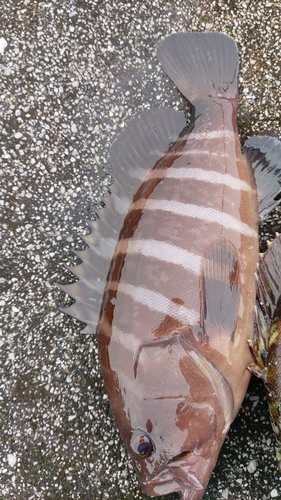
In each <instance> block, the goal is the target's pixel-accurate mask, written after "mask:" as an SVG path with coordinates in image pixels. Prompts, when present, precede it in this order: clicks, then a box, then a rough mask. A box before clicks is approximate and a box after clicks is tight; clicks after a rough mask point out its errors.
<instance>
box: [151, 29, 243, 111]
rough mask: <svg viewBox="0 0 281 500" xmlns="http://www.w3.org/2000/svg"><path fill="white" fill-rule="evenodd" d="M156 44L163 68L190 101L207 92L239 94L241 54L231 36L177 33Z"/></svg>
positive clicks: (227, 96)
mask: <svg viewBox="0 0 281 500" xmlns="http://www.w3.org/2000/svg"><path fill="white" fill-rule="evenodd" d="M156 47H157V57H158V59H159V61H160V63H161V66H162V67H163V69H164V71H165V72H166V73H167V75H168V76H169V77H170V78H171V80H173V82H174V83H175V85H176V86H177V88H178V89H179V90H180V92H181V93H182V94H183V95H184V96H185V97H186V98H187V99H188V100H189V101H190V102H191V103H195V101H197V100H198V99H199V100H200V99H202V98H203V99H204V98H206V97H207V96H208V97H212V98H213V99H215V100H217V99H236V98H237V94H238V86H237V85H238V84H237V81H238V70H239V58H238V51H237V47H236V44H235V42H234V40H233V39H232V38H230V37H229V36H227V35H224V34H223V33H197V32H187V33H177V34H172V35H170V36H167V37H166V38H164V39H162V40H160V42H158V44H157V46H156ZM197 111H198V110H197Z"/></svg>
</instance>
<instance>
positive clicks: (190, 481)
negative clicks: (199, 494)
mask: <svg viewBox="0 0 281 500" xmlns="http://www.w3.org/2000/svg"><path fill="white" fill-rule="evenodd" d="M177 468H178V466H177V465H173V466H170V467H167V469H166V470H165V471H162V472H160V474H158V476H156V477H155V478H154V479H153V480H151V481H147V482H145V483H143V487H144V488H145V489H146V490H147V492H148V494H149V492H151V491H153V492H154V493H157V494H159V495H161V494H162V495H165V494H167V493H173V492H176V491H184V490H189V491H190V492H196V491H202V490H204V486H203V485H202V484H201V482H200V481H199V480H198V479H197V477H196V476H195V475H194V474H193V473H192V472H190V473H187V474H186V478H187V479H184V478H182V477H181V476H180V475H177V471H176V469H177ZM161 477H162V478H163V479H161Z"/></svg>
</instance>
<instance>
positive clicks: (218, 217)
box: [132, 198, 257, 237]
mask: <svg viewBox="0 0 281 500" xmlns="http://www.w3.org/2000/svg"><path fill="white" fill-rule="evenodd" d="M145 208H147V209H148V210H163V211H165V212H172V213H174V214H177V215H185V216H186V217H193V218H196V219H200V220H205V221H208V222H213V223H216V224H220V225H221V226H223V227H225V228H226V229H232V230H234V231H238V232H239V233H241V234H245V235H246V236H253V237H256V236H257V232H256V231H255V230H254V229H252V228H251V227H250V226H248V225H247V224H244V222H241V221H240V220H238V219H235V218H234V217H232V215H229V214H227V213H225V212H221V211H219V210H215V209H214V208H206V207H202V206H200V205H192V204H190V203H181V202H180V201H173V200H154V199H151V198H149V199H148V200H147V201H146V204H145ZM132 209H134V205H132Z"/></svg>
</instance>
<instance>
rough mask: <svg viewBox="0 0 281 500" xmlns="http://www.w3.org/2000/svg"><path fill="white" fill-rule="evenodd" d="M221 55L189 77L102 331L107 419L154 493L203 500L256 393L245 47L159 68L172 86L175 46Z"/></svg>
mask: <svg viewBox="0 0 281 500" xmlns="http://www.w3.org/2000/svg"><path fill="white" fill-rule="evenodd" d="M175 44H176V47H175ZM225 44H226V45H227V52H228V57H229V59H230V61H226V60H225V59H223V60H222V65H223V66H224V64H226V65H227V68H226V69H225V73H226V74H223V73H222V72H223V70H224V67H223V68H222V69H221V73H222V74H221V75H220V76H219V79H217V80H215V79H214V80H213V81H212V82H210V75H209V70H208V71H207V75H206V72H205V74H202V71H201V73H200V74H199V75H198V78H200V80H198V81H197V80H196V76H195V80H194V81H193V77H192V76H190V77H189V80H191V82H192V87H190V86H189V85H187V86H188V89H187V90H186V92H185V95H186V96H187V97H188V98H189V100H190V101H191V102H192V104H193V106H194V108H195V112H194V113H195V114H194V119H193V121H192V125H191V127H190V128H189V129H188V130H186V131H185V130H184V131H183V133H181V134H180V136H179V138H178V139H177V141H175V142H174V143H173V144H172V146H171V147H170V148H169V149H168V150H167V151H166V153H165V154H164V155H163V156H162V158H160V159H159V161H158V162H157V163H156V164H155V165H154V167H153V168H152V169H151V170H150V171H149V172H148V173H147V175H146V177H145V179H144V180H143V182H142V184H141V186H140V187H139V189H138V190H137V191H136V193H135V194H134V197H133V200H132V203H131V204H130V207H129V210H128V213H127V215H126V217H125V219H124V224H123V226H122V228H121V231H120V235H119V239H118V242H117V245H116V248H115V251H114V256H113V259H112V261H111V264H110V269H109V273H108V278H107V283H106V287H105V293H104V297H103V303H102V307H101V313H100V317H99V323H98V327H97V332H98V342H99V349H100V356H101V365H102V370H103V376H104V380H105V385H106V390H107V392H108V395H109V400H110V403H111V408H112V411H113V413H114V415H115V418H116V420H117V422H118V426H119V429H120V432H121V435H122V437H123V439H124V441H125V443H126V446H127V449H128V450H129V452H130V453H131V454H132V457H133V462H134V465H135V468H136V471H137V474H138V476H139V479H140V481H141V483H142V487H143V488H144V490H145V492H146V493H147V494H149V495H160V494H165V493H169V492H172V491H182V492H183V498H188V499H189V498H190V499H191V498H192V499H199V498H201V497H202V495H203V492H204V490H205V488H206V485H207V482H208V479H209V476H210V474H211V471H212V469H213V467H214V465H215V463H216V460H217V456H218V453H219V450H220V447H221V445H222V443H223V440H224V438H225V435H226V432H227V430H228V428H229V426H230V423H231V421H232V420H233V418H234V416H235V415H236V413H237V411H238V409H239V408H240V405H241V402H242V400H243V398H244V395H245V392H246V388H247V386H248V382H249V373H248V372H247V370H246V367H247V365H248V363H249V360H250V353H249V350H248V346H247V339H248V336H249V332H251V331H252V328H253V316H252V310H253V305H254V302H255V283H254V271H255V266H256V262H257V258H258V234H257V199H256V191H255V186H254V181H253V176H252V175H251V172H250V169H249V167H248V166H247V165H246V163H245V160H244V159H243V156H242V154H241V151H240V144H239V139H238V133H237V125H236V115H237V94H238V90H237V79H238V54H237V49H236V46H235V43H234V42H233V40H232V39H230V38H229V37H226V36H223V35H218V34H215V35H211V34H205V35H198V34H193V33H189V34H187V35H183V36H182V37H181V35H178V36H174V37H173V36H172V37H169V38H168V39H166V40H164V41H163V42H162V43H160V45H159V46H158V57H159V58H160V61H161V63H162V65H163V66H164V69H165V70H166V71H167V72H168V74H169V75H170V76H171V73H172V70H171V66H172V68H173V64H174V61H175V56H174V52H176V53H177V47H180V46H181V50H187V48H188V45H191V49H189V51H190V50H191V51H192V53H193V52H194V53H196V49H198V52H199V57H201V58H204V56H205V54H204V51H205V53H207V58H209V63H210V64H212V62H213V60H214V58H215V56H216V57H217V50H220V49H221V50H222V51H223V50H224V45H225ZM190 59H191V57H190ZM183 64H184V61H183ZM196 64H198V61H196ZM199 64H200V60H199ZM202 69H203V64H202ZM191 74H192V71H191ZM172 76H173V73H172ZM204 78H205V79H206V81H205V80H204ZM214 78H217V77H216V76H215V75H214ZM174 79H175V83H176V84H177V86H178V87H179V89H180V90H182V88H181V82H179V79H180V78H179V77H178V76H177V75H176V78H174ZM184 84H185V85H186V82H184ZM183 91H184V90H183ZM189 92H190V93H191V94H192V95H191V97H190V96H189V94H188V93H189ZM125 134H126V132H125ZM125 134H124V136H123V141H124V142H126V138H125ZM114 153H115V151H114V146H113V149H112V151H111V158H113V163H114ZM245 283H247V286H245ZM142 450H144V452H143V451H142Z"/></svg>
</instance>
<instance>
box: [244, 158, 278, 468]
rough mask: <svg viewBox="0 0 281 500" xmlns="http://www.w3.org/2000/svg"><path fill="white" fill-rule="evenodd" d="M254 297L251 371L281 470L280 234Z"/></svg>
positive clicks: (262, 267)
mask: <svg viewBox="0 0 281 500" xmlns="http://www.w3.org/2000/svg"><path fill="white" fill-rule="evenodd" d="M280 161H281V155H280ZM256 281H257V292H258V293H257V301H256V308H255V329H254V339H253V340H249V345H250V349H251V351H252V354H253V358H254V362H253V363H251V365H250V366H249V367H248V368H249V370H250V372H251V373H253V374H254V375H256V376H257V377H259V378H262V379H263V381H264V385H265V390H266V397H267V401H268V408H269V413H270V417H271V423H272V428H273V431H274V434H275V439H276V459H277V464H278V468H279V470H280V471H281V237H280V235H277V237H276V239H275V240H274V242H273V243H270V244H269V248H268V250H267V251H266V252H265V253H264V254H261V255H260V261H259V266H258V269H257V275H256Z"/></svg>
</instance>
